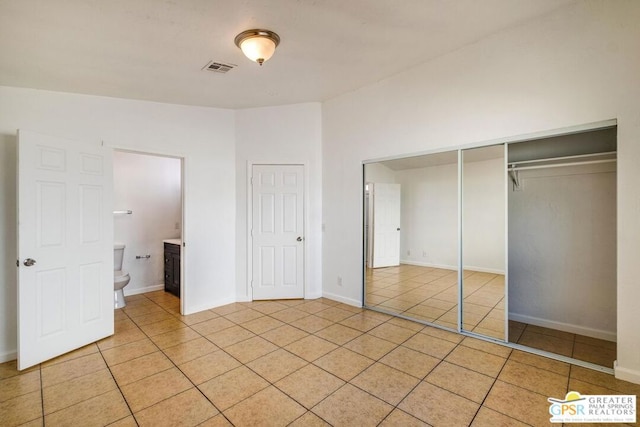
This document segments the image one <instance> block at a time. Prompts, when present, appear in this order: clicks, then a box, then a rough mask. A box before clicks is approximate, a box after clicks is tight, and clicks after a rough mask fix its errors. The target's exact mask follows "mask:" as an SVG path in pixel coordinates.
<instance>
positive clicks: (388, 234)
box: [369, 182, 400, 268]
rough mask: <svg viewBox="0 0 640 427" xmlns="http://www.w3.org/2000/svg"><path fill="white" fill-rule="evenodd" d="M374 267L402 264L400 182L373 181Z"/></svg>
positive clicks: (371, 189)
mask: <svg viewBox="0 0 640 427" xmlns="http://www.w3.org/2000/svg"><path fill="white" fill-rule="evenodd" d="M369 190H370V191H371V193H370V194H372V197H370V199H369V203H371V204H372V209H371V210H372V212H373V218H371V219H372V220H371V224H370V225H369V226H370V227H372V229H373V231H372V235H373V242H372V243H373V244H372V248H371V249H372V251H373V256H372V258H373V265H372V267H373V268H378V267H391V266H394V265H400V184H384V183H378V182H376V183H373V184H371V188H369Z"/></svg>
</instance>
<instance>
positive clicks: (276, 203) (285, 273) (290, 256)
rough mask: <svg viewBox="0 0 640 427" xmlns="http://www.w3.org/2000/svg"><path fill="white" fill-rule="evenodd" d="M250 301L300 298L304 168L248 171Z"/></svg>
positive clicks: (257, 167) (267, 167) (265, 167)
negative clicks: (250, 206) (251, 286)
mask: <svg viewBox="0 0 640 427" xmlns="http://www.w3.org/2000/svg"><path fill="white" fill-rule="evenodd" d="M251 187H252V216H253V223H252V231H251V236H252V242H253V248H252V263H253V266H252V271H253V277H252V285H253V299H254V300H264V299H285V298H303V297H304V167H303V166H300V165H254V166H253V169H252V179H251Z"/></svg>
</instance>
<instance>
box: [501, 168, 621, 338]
mask: <svg viewBox="0 0 640 427" xmlns="http://www.w3.org/2000/svg"><path fill="white" fill-rule="evenodd" d="M603 166H604V167H603ZM612 169H613V170H612ZM520 181H521V190H520V191H511V192H510V194H509V318H511V319H513V320H518V321H521V322H526V323H531V324H537V325H540V326H545V327H551V328H555V329H559V330H565V331H568V332H574V333H579V334H581V335H587V336H592V337H595V338H601V339H608V340H612V341H615V338H616V173H615V166H614V165H613V166H612V165H592V166H589V165H587V166H571V167H565V168H554V169H539V170H534V171H522V172H520Z"/></svg>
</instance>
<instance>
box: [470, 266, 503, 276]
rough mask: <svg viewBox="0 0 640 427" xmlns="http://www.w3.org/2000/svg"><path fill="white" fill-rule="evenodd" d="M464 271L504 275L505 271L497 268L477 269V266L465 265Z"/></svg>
mask: <svg viewBox="0 0 640 427" xmlns="http://www.w3.org/2000/svg"><path fill="white" fill-rule="evenodd" d="M464 269H465V270H467V271H477V272H478V273H491V274H504V270H499V269H497V268H485V267H476V266H475V265H465V266H464Z"/></svg>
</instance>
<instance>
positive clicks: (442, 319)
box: [365, 264, 505, 340]
mask: <svg viewBox="0 0 640 427" xmlns="http://www.w3.org/2000/svg"><path fill="white" fill-rule="evenodd" d="M504 294H505V292H504V275H501V274H492V273H482V272H477V271H469V270H465V272H464V302H463V327H464V329H465V330H467V331H470V332H476V333H478V334H481V335H485V336H489V337H492V338H498V339H502V340H504V338H505V333H504ZM365 300H366V303H367V306H368V307H372V308H380V309H382V310H385V311H388V312H393V313H398V314H402V315H403V316H407V317H411V318H414V319H418V320H423V321H427V322H431V323H435V324H437V325H440V326H444V327H446V328H450V329H457V328H458V324H457V322H458V272H457V271H455V270H446V269H442V268H432V267H421V266H415V265H407V264H401V265H399V266H396V267H386V268H376V269H367V273H366V296H365Z"/></svg>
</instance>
